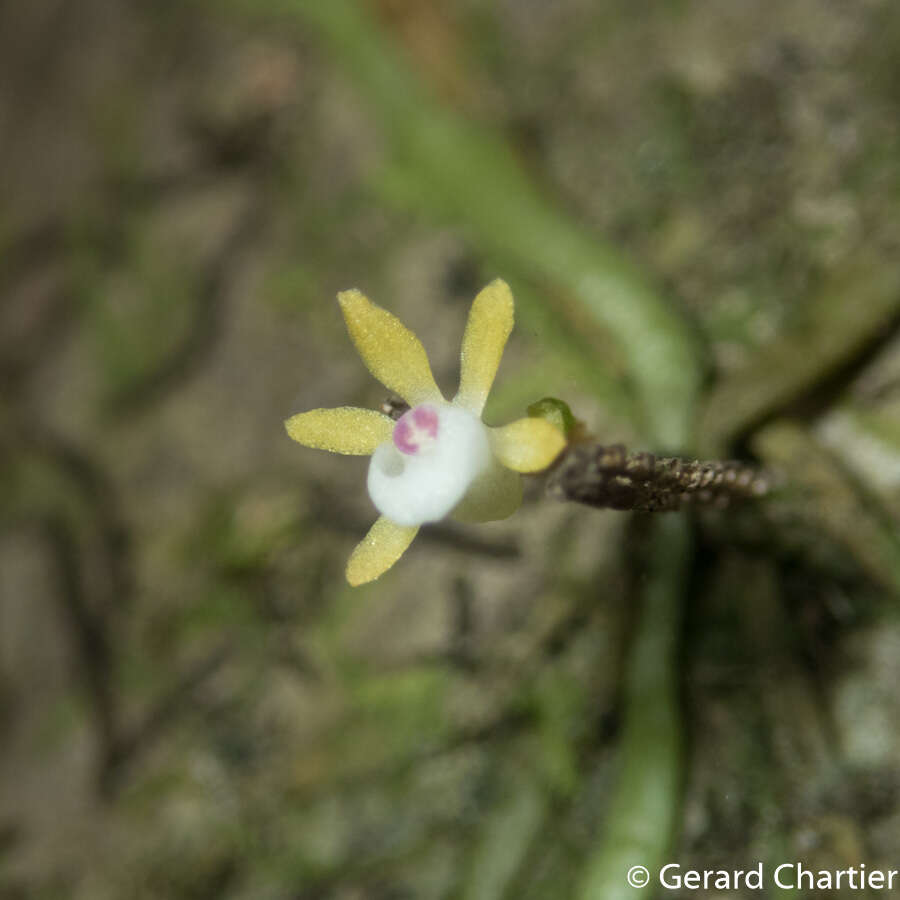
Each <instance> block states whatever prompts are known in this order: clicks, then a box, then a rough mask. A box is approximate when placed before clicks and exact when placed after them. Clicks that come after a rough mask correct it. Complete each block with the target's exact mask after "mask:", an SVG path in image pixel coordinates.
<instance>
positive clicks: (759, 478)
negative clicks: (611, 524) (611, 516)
mask: <svg viewBox="0 0 900 900" xmlns="http://www.w3.org/2000/svg"><path fill="white" fill-rule="evenodd" d="M546 487H547V493H548V494H549V495H550V496H551V497H555V498H556V499H558V500H573V501H575V502H576V503H584V504H586V505H588V506H594V507H598V508H601V509H620V510H639V511H643V512H668V511H671V510H676V509H679V508H681V506H682V505H683V504H703V505H712V506H715V507H718V508H722V507H725V506H728V505H729V503H731V501H733V500H739V499H748V498H752V497H760V496H762V495H764V494H766V493H767V492H768V490H769V487H770V481H769V478H768V477H767V476H766V475H765V474H764V473H763V472H760V471H759V470H757V469H754V468H753V467H752V466H748V465H747V464H746V463H742V462H737V461H734V460H710V461H702V460H686V459H679V458H678V457H656V456H654V454H652V453H629V452H628V451H627V450H626V449H625V447H623V446H622V445H621V444H612V445H609V446H606V445H603V444H598V443H595V442H584V443H576V444H570V445H569V447H568V448H567V449H566V450H565V451H564V452H563V454H562V456H561V457H560V458H559V460H558V461H557V462H556V463H555V464H554V466H553V468H552V469H551V470H550V473H549V475H548V477H547V485H546Z"/></svg>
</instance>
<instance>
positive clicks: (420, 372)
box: [338, 290, 443, 406]
mask: <svg viewBox="0 0 900 900" xmlns="http://www.w3.org/2000/svg"><path fill="white" fill-rule="evenodd" d="M338 303H340V304H341V312H342V313H343V314H344V321H345V322H346V323H347V331H348V332H349V333H350V338H351V340H352V341H353V343H354V344H355V345H356V349H357V351H358V352H359V355H360V356H361V357H362V360H363V362H364V363H365V364H366V368H368V370H369V371H370V372H371V373H372V374H373V375H374V376H375V377H376V378H377V379H378V380H379V381H380V382H381V383H382V384H383V385H384V386H385V387H386V388H387V389H388V390H389V391H393V392H394V393H396V394H398V395H399V396H401V397H402V398H403V399H404V400H405V401H406V402H407V403H408V404H409V405H410V406H416V405H417V404H419V403H425V402H427V401H440V400H443V397H442V396H441V392H440V390H439V388H438V386H437V384H435V381H434V376H433V375H432V374H431V366H430V365H429V364H428V356H427V355H426V354H425V348H424V347H423V346H422V343H421V341H419V339H418V338H417V337H416V336H415V335H414V334H413V333H412V332H411V331H410V330H409V329H408V328H407V327H406V326H405V325H404V324H403V323H402V322H401V321H400V320H399V319H398V318H397V317H396V316H394V315H392V314H391V313H389V312H388V311H387V310H386V309H382V308H381V307H380V306H377V305H376V304H374V303H372V301H371V300H369V299H368V298H367V297H366V296H365V295H364V294H362V293H360V292H359V291H357V290H351V291H341V293H340V294H338Z"/></svg>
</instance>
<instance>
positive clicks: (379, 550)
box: [347, 516, 419, 587]
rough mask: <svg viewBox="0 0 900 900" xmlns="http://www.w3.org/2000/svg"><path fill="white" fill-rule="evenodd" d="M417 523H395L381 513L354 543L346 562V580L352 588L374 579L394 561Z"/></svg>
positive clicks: (403, 549) (415, 530)
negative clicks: (353, 548)
mask: <svg viewBox="0 0 900 900" xmlns="http://www.w3.org/2000/svg"><path fill="white" fill-rule="evenodd" d="M418 530H419V526H418V525H395V524H394V523H393V522H392V521H391V520H390V519H386V518H385V517H384V516H381V517H380V518H379V519H376V521H375V524H374V525H373V526H372V527H371V528H370V529H369V533H368V534H367V535H366V536H365V537H364V538H363V539H362V540H361V541H360V542H359V543H358V544H357V545H356V549H355V550H354V551H353V553H351V554H350V559H349V560H348V562H347V581H349V582H350V584H352V585H353V587H356V586H357V585H360V584H365V583H366V582H367V581H374V580H375V579H376V578H378V577H379V576H381V575H383V574H384V573H385V572H387V570H388V569H389V568H390V567H391V566H392V565H393V564H394V563H395V562H397V560H398V559H400V557H401V556H403V552H404V551H405V550H406V548H407V547H408V546H409V545H410V543H411V542H412V539H413V538H414V537H415V536H416V532H417V531H418Z"/></svg>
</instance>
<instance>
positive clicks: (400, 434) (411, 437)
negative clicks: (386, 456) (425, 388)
mask: <svg viewBox="0 0 900 900" xmlns="http://www.w3.org/2000/svg"><path fill="white" fill-rule="evenodd" d="M437 433H438V412H437V410H436V409H435V408H434V407H433V406H429V405H428V404H422V405H421V406H416V407H414V408H413V409H410V410H408V411H407V412H405V413H404V414H403V415H402V416H400V418H399V419H398V420H397V424H396V425H395V426H394V434H393V438H394V446H395V447H396V448H397V449H398V450H399V451H400V452H401V453H406V454H408V455H411V454H414V453H418V452H419V450H420V449H421V448H422V445H423V443H424V444H429V443H431V442H432V441H433V440H434V439H435V438H436V437H437Z"/></svg>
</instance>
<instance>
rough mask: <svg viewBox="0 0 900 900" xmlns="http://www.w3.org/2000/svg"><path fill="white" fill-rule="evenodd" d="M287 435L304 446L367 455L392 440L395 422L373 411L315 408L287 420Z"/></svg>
mask: <svg viewBox="0 0 900 900" xmlns="http://www.w3.org/2000/svg"><path fill="white" fill-rule="evenodd" d="M284 427H285V428H286V429H287V433H288V434H289V435H290V436H291V437H292V438H293V439H294V440H295V441H297V443H299V444H303V446H304V447H315V448H316V449H317V450H329V451H331V452H332V453H347V454H350V455H353V456H366V455H367V454H370V453H374V452H375V448H376V447H377V446H378V445H379V444H383V443H384V442H385V441H389V440H390V439H391V432H392V431H393V429H394V423H393V421H392V420H391V419H390V418H389V417H388V416H385V415H383V414H382V413H380V412H375V410H372V409H358V408H357V407H355V406H339V407H338V408H337V409H311V410H310V411H309V412H305V413H298V414H297V415H296V416H291V417H290V418H289V419H286V420H285V423H284Z"/></svg>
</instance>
